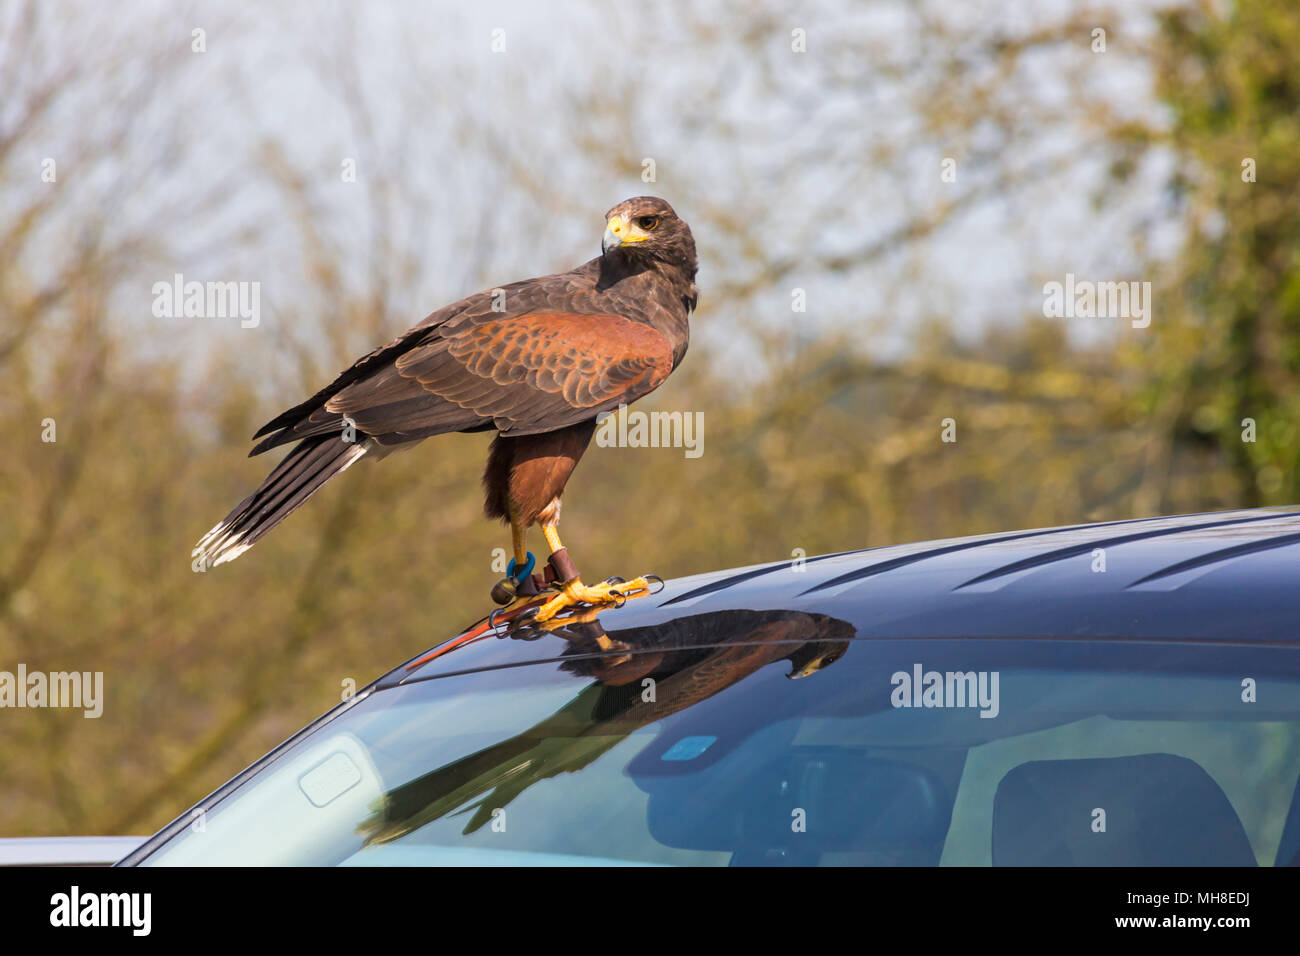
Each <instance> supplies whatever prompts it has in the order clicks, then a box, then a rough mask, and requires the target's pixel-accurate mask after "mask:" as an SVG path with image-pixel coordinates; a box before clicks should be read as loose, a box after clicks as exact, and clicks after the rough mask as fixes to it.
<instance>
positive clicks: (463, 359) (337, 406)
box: [253, 311, 673, 453]
mask: <svg viewBox="0 0 1300 956" xmlns="http://www.w3.org/2000/svg"><path fill="white" fill-rule="evenodd" d="M672 369H673V351H672V345H671V344H670V343H669V341H668V339H667V338H666V337H665V336H663V335H661V334H660V333H659V332H657V331H656V330H655V329H654V328H652V327H651V326H649V325H646V324H645V323H642V322H636V321H633V320H631V319H627V318H624V317H622V316H619V315H612V314H597V315H582V314H578V313H573V312H560V311H547V312H543V311H530V312H525V313H522V314H519V315H512V316H507V315H502V316H499V317H482V316H476V317H474V319H473V320H467V321H459V322H458V321H456V319H455V318H453V319H451V320H450V321H447V322H444V323H441V324H438V325H434V326H430V327H426V328H424V329H412V330H411V332H409V333H407V334H406V335H405V336H403V337H402V338H401V339H398V340H397V341H395V342H394V343H392V344H390V345H388V346H385V347H384V348H383V349H377V350H376V351H374V352H372V353H370V355H368V356H366V357H365V358H364V359H362V360H361V361H359V362H357V363H356V364H355V365H353V367H352V368H351V369H349V370H348V371H347V372H344V373H343V375H341V376H339V379H337V380H336V381H335V383H334V385H331V386H330V387H329V388H327V389H325V390H324V391H323V392H321V393H318V394H317V396H315V397H314V398H313V399H310V400H309V401H308V402H304V403H303V404H302V405H300V406H298V407H297V408H295V409H290V411H289V412H286V413H285V414H283V415H281V416H279V417H278V418H277V419H275V420H274V421H272V422H270V423H268V425H267V426H266V427H265V428H263V429H262V431H260V432H259V433H258V435H257V436H254V437H258V436H260V435H263V434H266V433H267V432H268V431H272V430H276V429H278V431H276V433H275V434H273V435H271V437H269V438H267V439H266V440H264V441H263V442H262V443H261V444H259V445H258V446H257V447H256V448H254V449H253V452H254V453H257V452H260V451H265V450H266V449H267V448H271V447H274V446H275V445H279V444H283V443H285V442H289V441H295V440H297V439H299V438H306V437H309V436H312V435H320V434H328V433H331V432H337V431H340V430H341V429H342V428H343V426H344V424H345V422H344V418H345V417H346V418H347V419H349V420H350V421H351V422H352V423H353V424H354V425H355V427H356V429H357V430H358V431H359V432H362V433H364V434H366V435H368V436H370V437H373V438H375V439H376V440H378V441H379V442H381V443H382V444H386V445H391V444H398V443H400V442H405V441H413V440H415V439H417V438H425V437H427V436H429V435H437V434H442V433H444V432H452V431H466V430H471V429H477V428H488V427H495V428H497V429H498V430H499V431H500V432H501V433H502V434H505V435H529V434H534V433H537V432H547V431H554V430H555V429H558V428H564V427H566V426H568V425H573V424H576V423H578V422H581V421H586V420H587V419H590V418H594V417H595V416H596V415H597V414H598V413H600V412H602V411H607V410H610V409H613V408H616V407H617V406H618V405H619V403H621V402H627V403H630V402H632V401H634V400H636V399H637V398H640V397H641V396H642V395H645V394H647V393H648V392H650V391H652V390H654V389H655V388H657V387H658V386H659V385H660V384H661V383H662V382H663V381H664V379H666V378H667V377H668V374H669V373H670V372H671V371H672Z"/></svg>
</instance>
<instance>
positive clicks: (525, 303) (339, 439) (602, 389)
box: [194, 196, 698, 623]
mask: <svg viewBox="0 0 1300 956" xmlns="http://www.w3.org/2000/svg"><path fill="white" fill-rule="evenodd" d="M696 266H697V262H696V255H695V240H694V238H693V237H692V236H691V230H690V227H689V226H687V224H686V223H685V222H684V221H683V220H682V219H680V218H679V217H678V216H677V214H676V213H675V212H674V211H673V208H672V206H670V205H669V204H668V203H667V202H665V201H664V200H662V199H659V198H656V197H653V196H639V197H636V198H633V199H628V200H626V201H625V202H621V203H619V204H618V205H617V206H615V207H614V208H613V209H610V210H609V212H607V213H606V214H605V231H604V237H603V240H602V242H601V255H599V256H597V257H596V258H594V259H592V260H590V261H588V262H585V263H583V264H582V265H580V266H578V267H577V268H576V269H573V270H572V271H570V272H564V273H560V274H558V275H550V276H544V277H540V278H535V279H527V280H524V281H522V282H515V283H512V284H510V285H506V286H502V287H500V288H497V289H488V290H485V291H483V292H478V293H475V294H474V295H471V296H469V297H467V298H464V299H461V300H460V301H459V302H456V303H453V304H452V305H449V306H446V307H445V308H442V309H439V310H438V311H437V312H434V313H433V314H432V315H430V316H428V317H427V318H426V319H424V320H423V321H422V322H420V323H419V324H417V325H415V326H414V327H413V328H411V329H409V330H408V331H406V332H404V333H403V334H402V335H400V336H398V337H397V338H396V339H394V340H393V341H392V342H390V343H389V344H387V345H385V346H383V347H381V348H377V349H375V350H374V351H372V352H370V353H369V354H368V355H365V356H363V357H362V358H360V359H358V360H357V361H356V362H355V363H354V364H353V365H352V366H351V367H350V368H348V369H347V370H346V371H344V372H343V373H342V374H340V375H339V376H338V377H337V378H336V379H335V380H334V381H333V382H332V383H331V384H330V385H328V386H326V387H325V388H323V389H322V390H321V391H319V392H317V393H316V394H315V395H313V396H312V397H311V398H309V399H307V400H306V401H305V402H303V403H302V404H300V405H295V406H294V407H293V408H291V409H289V410H288V411H286V412H283V413H282V414H280V415H277V416H276V417H275V418H273V419H272V420H271V421H269V422H267V424H265V425H264V426H262V428H261V429H260V430H259V431H258V432H257V434H255V435H254V436H253V438H254V439H255V440H256V439H259V438H260V439H261V441H260V442H259V443H258V444H257V445H256V446H254V448H253V450H252V451H251V452H250V453H249V454H250V456H251V455H259V454H261V453H262V452H265V451H268V450H270V449H272V448H275V447H277V446H279V445H285V444H289V443H293V442H296V445H295V446H294V448H293V449H292V450H291V451H290V452H289V454H288V455H286V456H285V458H284V460H283V461H281V462H280V464H279V465H277V466H276V468H275V469H274V470H273V471H272V472H271V473H270V475H268V476H267V478H266V480H265V481H263V482H262V485H261V487H259V488H258V489H257V490H256V491H255V492H253V493H252V494H251V495H249V496H248V497H247V498H245V499H244V500H243V501H242V502H240V503H239V505H238V506H237V507H236V508H235V509H234V510H233V511H231V512H230V514H228V515H227V516H226V517H225V518H223V519H222V520H221V521H220V522H219V523H218V524H217V526H216V527H214V528H213V529H212V530H211V531H209V532H208V533H207V534H206V535H205V536H204V537H203V538H202V539H201V540H200V541H199V543H198V545H197V546H196V547H195V549H194V554H195V556H196V558H198V559H200V560H201V561H202V562H203V566H204V567H208V566H215V565H218V564H222V563H223V562H226V561H232V560H234V559H235V558H237V557H238V556H239V555H241V554H243V553H244V552H245V551H247V550H248V549H249V548H251V547H252V546H253V545H254V544H255V543H257V541H258V540H260V539H261V537H262V536H263V535H265V534H266V533H267V532H268V531H270V530H271V529H272V528H274V527H275V526H276V525H278V524H279V523H280V522H281V521H283V520H284V519H285V517H287V516H288V515H289V514H290V513H292V512H293V511H295V510H297V509H298V508H299V507H300V506H301V505H302V504H303V502H305V501H306V500H307V499H308V498H310V497H311V496H312V495H313V494H315V493H316V491H317V490H318V489H319V488H320V487H321V486H322V485H324V484H325V482H327V481H329V480H330V479H331V478H334V477H335V476H337V475H339V474H342V473H343V471H345V470H346V469H347V468H349V467H350V466H352V465H353V464H354V463H356V462H357V461H358V460H360V459H361V458H364V457H380V456H381V455H382V454H384V453H387V452H388V451H390V450H392V447H393V446H397V445H403V444H407V443H410V442H416V441H420V440H422V439H425V438H428V437H430V436H433V435H442V434H445V433H448V432H478V431H489V430H495V431H496V436H495V438H494V439H493V441H492V444H491V447H490V450H489V453H488V461H487V468H486V470H485V472H484V475H483V485H484V490H485V491H486V499H487V500H486V504H485V509H484V510H485V512H486V514H487V516H488V517H489V518H499V519H501V520H502V521H503V522H505V523H508V524H509V525H510V528H511V532H512V538H513V552H514V560H513V561H512V562H511V564H510V567H509V569H508V571H507V577H506V579H505V580H504V581H502V582H500V583H499V584H498V585H497V587H496V588H494V589H493V598H494V599H495V600H496V601H497V602H498V603H501V604H507V603H518V602H519V601H522V600H524V596H526V595H536V594H537V593H538V586H539V585H538V578H536V577H534V576H533V574H532V569H533V565H534V559H533V557H532V555H531V554H529V552H528V549H527V544H526V533H527V529H528V528H529V527H531V526H532V525H534V524H540V525H541V526H542V532H543V534H544V535H545V538H546V542H547V545H548V547H549V549H550V552H551V554H550V559H549V562H548V564H549V568H550V571H551V576H552V577H553V578H554V585H555V587H556V592H557V593H556V594H555V596H554V597H552V598H550V599H549V600H546V601H545V602H544V603H541V602H540V599H539V598H536V597H534V598H533V601H534V603H537V604H538V610H537V611H536V614H535V615H534V616H533V620H534V621H536V622H537V623H541V622H544V621H547V620H548V619H551V618H553V617H554V616H555V614H557V613H558V612H560V611H562V610H564V609H565V608H569V607H573V606H575V605H591V606H603V605H608V604H617V603H622V600H623V599H624V598H625V597H627V596H633V595H635V594H638V593H646V592H647V591H648V588H649V585H648V583H647V581H646V579H645V578H635V579H633V580H632V581H628V582H621V581H620V579H617V578H611V579H609V580H608V581H606V582H604V583H602V584H597V585H594V586H588V585H585V584H583V582H582V580H581V578H580V576H579V574H578V570H577V567H576V566H575V565H574V563H573V561H572V559H571V558H570V557H569V556H568V552H567V551H566V550H565V548H564V545H563V544H562V543H561V541H560V534H559V530H558V528H559V521H560V499H561V496H562V495H563V493H564V486H565V483H566V482H567V481H568V479H569V476H570V475H571V474H572V473H573V469H574V467H575V466H576V465H577V463H578V460H579V459H580V458H581V457H582V454H583V452H584V451H585V450H586V448H587V445H588V443H589V442H590V441H591V438H592V435H593V433H594V431H595V427H596V417H597V415H599V414H600V413H602V412H608V411H612V410H614V409H617V408H618V406H620V405H626V404H631V403H632V402H634V401H636V400H637V399H638V398H641V397H642V396H643V395H646V394H648V393H649V392H651V391H653V390H654V389H656V388H658V387H659V386H660V385H662V384H663V382H664V380H665V379H666V378H668V376H669V374H671V373H672V371H673V370H674V369H675V368H676V367H677V366H678V364H679V363H680V362H681V360H682V357H683V356H684V355H685V354H686V347H687V342H688V339H689V322H688V318H689V315H690V313H691V311H692V310H693V309H694V308H695V304H696V300H697V297H698V291H697V289H696V286H695V273H696ZM546 583H547V581H546V580H543V581H542V582H541V584H542V586H545V584H546ZM547 593H549V592H547ZM516 594H518V595H520V596H519V597H516Z"/></svg>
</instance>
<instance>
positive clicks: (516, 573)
mask: <svg viewBox="0 0 1300 956" xmlns="http://www.w3.org/2000/svg"><path fill="white" fill-rule="evenodd" d="M510 537H511V539H512V542H513V546H514V552H515V555H514V559H513V560H512V561H511V562H510V567H509V568H508V569H507V574H506V576H505V577H504V578H502V579H501V580H500V581H498V582H497V583H496V584H495V585H493V587H492V600H493V601H495V602H496V603H497V604H501V605H507V604H510V603H511V602H513V601H514V600H515V599H516V598H531V597H535V596H536V595H537V588H536V587H535V586H534V585H533V577H532V576H533V556H532V555H531V554H529V553H528V530H527V528H526V527H525V525H524V523H523V522H522V521H521V520H519V516H518V514H517V513H516V512H515V511H514V509H511V511H510Z"/></svg>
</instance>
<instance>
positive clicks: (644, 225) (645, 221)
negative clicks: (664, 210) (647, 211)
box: [636, 216, 659, 232]
mask: <svg viewBox="0 0 1300 956" xmlns="http://www.w3.org/2000/svg"><path fill="white" fill-rule="evenodd" d="M636 224H637V225H638V226H640V227H641V229H642V230H643V231H645V232H650V231H651V230H653V229H654V227H655V226H657V225H659V217H658V216H638V217H637V220H636Z"/></svg>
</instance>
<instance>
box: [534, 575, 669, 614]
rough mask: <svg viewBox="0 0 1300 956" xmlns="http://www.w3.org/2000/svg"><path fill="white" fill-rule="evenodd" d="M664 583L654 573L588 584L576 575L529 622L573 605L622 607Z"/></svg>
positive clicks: (654, 590)
mask: <svg viewBox="0 0 1300 956" xmlns="http://www.w3.org/2000/svg"><path fill="white" fill-rule="evenodd" d="M655 583H657V584H658V585H659V587H658V588H655V587H653V585H654V584H655ZM663 584H664V582H663V580H662V579H661V578H659V577H658V576H656V575H653V574H645V575H642V576H641V577H638V578H633V579H632V580H631V581H625V580H623V579H622V578H617V577H616V578H607V579H606V580H604V581H602V582H601V583H600V584H596V585H586V584H583V583H582V579H581V578H574V579H573V580H572V581H570V582H569V583H568V584H564V585H560V593H559V594H557V595H555V597H553V598H551V599H550V600H549V601H547V602H546V603H545V604H543V605H542V606H541V608H539V609H538V611H537V613H536V614H535V615H531V617H530V621H529V623H530V624H534V625H545V624H546V623H547V622H549V621H551V620H553V619H554V618H555V616H556V615H557V614H560V613H561V612H562V611H565V610H567V609H569V608H577V607H584V606H585V607H587V608H592V609H595V610H596V611H597V613H599V611H601V610H604V609H605V608H608V607H622V606H623V604H625V603H626V602H627V601H630V600H632V599H633V598H639V597H645V596H646V595H647V594H654V593H657V592H658V591H659V589H660V588H662V587H663ZM593 616H594V615H593Z"/></svg>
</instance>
